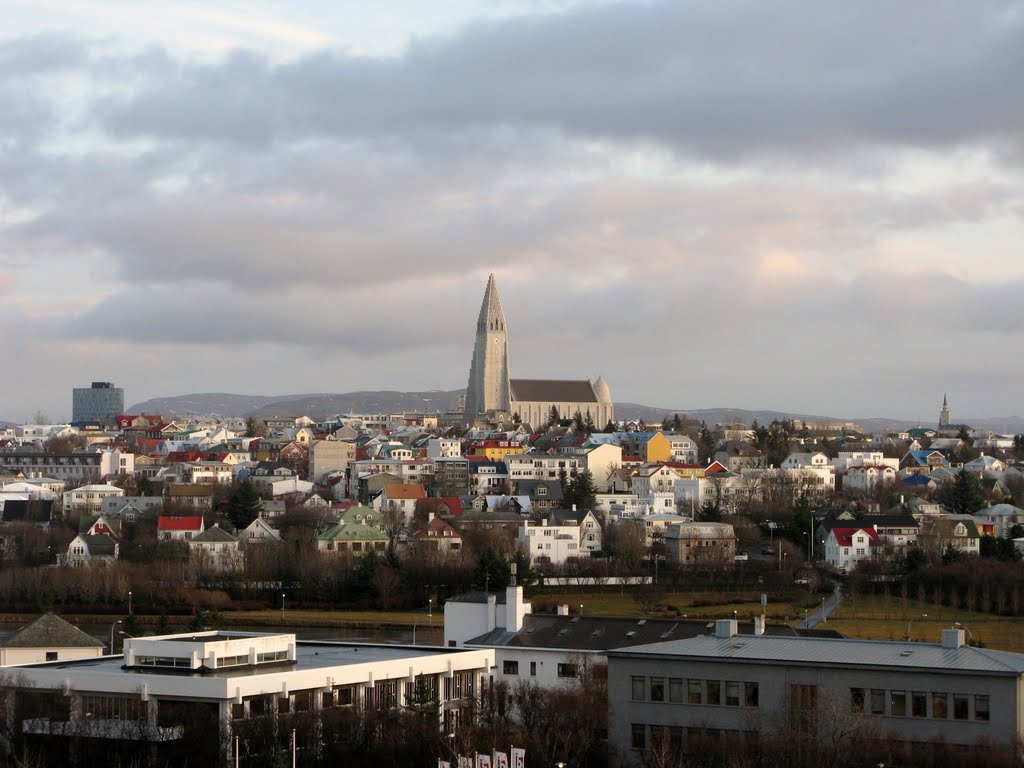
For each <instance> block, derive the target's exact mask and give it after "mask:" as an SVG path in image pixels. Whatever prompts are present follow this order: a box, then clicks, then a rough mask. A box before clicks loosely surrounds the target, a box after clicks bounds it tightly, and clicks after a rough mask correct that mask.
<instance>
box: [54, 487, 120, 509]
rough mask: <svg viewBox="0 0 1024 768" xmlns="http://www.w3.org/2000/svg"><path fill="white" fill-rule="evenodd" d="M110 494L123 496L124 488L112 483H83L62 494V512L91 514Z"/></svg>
mask: <svg viewBox="0 0 1024 768" xmlns="http://www.w3.org/2000/svg"><path fill="white" fill-rule="evenodd" d="M111 496H124V489H123V488H118V487H117V486H114V485H106V484H98V485H83V486H80V487H78V488H74V489H72V490H70V491H65V492H64V495H63V501H64V504H63V507H64V514H65V515H70V514H77V515H84V514H93V513H94V512H98V511H99V508H100V504H101V503H102V502H103V499H106V498H109V497H111Z"/></svg>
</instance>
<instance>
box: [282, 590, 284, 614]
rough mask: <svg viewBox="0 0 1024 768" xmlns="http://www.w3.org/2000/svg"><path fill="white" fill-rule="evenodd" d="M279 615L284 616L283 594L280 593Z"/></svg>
mask: <svg viewBox="0 0 1024 768" xmlns="http://www.w3.org/2000/svg"><path fill="white" fill-rule="evenodd" d="M281 615H282V616H284V592H282V593H281Z"/></svg>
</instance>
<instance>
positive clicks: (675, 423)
mask: <svg viewBox="0 0 1024 768" xmlns="http://www.w3.org/2000/svg"><path fill="white" fill-rule="evenodd" d="M682 428H683V420H682V419H680V418H679V414H678V413H677V414H675V415H674V416H673V417H672V431H673V432H678V431H679V430H680V429H682Z"/></svg>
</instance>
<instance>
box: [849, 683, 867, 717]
mask: <svg viewBox="0 0 1024 768" xmlns="http://www.w3.org/2000/svg"><path fill="white" fill-rule="evenodd" d="M850 711H851V712H863V711H864V689H863V688H851V689H850Z"/></svg>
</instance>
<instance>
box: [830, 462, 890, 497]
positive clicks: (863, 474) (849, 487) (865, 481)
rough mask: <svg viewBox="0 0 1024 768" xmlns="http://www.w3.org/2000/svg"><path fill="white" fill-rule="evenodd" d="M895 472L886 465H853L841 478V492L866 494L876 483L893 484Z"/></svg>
mask: <svg viewBox="0 0 1024 768" xmlns="http://www.w3.org/2000/svg"><path fill="white" fill-rule="evenodd" d="M896 472H897V470H896V469H894V468H893V467H891V466H889V465H886V464H855V465H853V466H851V467H848V468H847V470H846V474H845V475H844V476H843V490H844V491H864V492H867V491H870V490H871V489H872V488H874V487H875V485H877V484H878V483H895V482H896Z"/></svg>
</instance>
